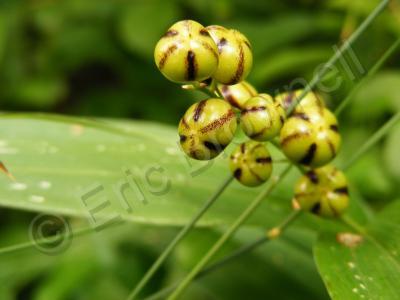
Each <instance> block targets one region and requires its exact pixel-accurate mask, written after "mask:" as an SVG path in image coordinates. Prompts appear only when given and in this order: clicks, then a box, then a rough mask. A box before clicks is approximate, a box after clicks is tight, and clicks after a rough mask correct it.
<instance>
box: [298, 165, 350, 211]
mask: <svg viewBox="0 0 400 300" xmlns="http://www.w3.org/2000/svg"><path fill="white" fill-rule="evenodd" d="M294 193H295V195H294V201H295V202H296V203H297V204H298V205H299V206H300V207H301V209H303V210H305V211H310V212H312V213H314V214H317V215H320V216H322V217H338V216H340V215H342V214H343V212H344V211H345V210H346V208H347V207H348V205H349V195H348V184H347V179H346V176H345V175H344V174H343V173H342V172H341V171H339V170H338V169H336V168H335V167H333V166H332V165H327V166H325V167H322V168H319V169H315V170H311V171H309V172H308V173H306V174H305V175H303V176H302V177H300V179H299V180H298V181H297V183H296V185H295V190H294Z"/></svg>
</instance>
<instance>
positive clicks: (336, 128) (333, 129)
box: [329, 124, 339, 132]
mask: <svg viewBox="0 0 400 300" xmlns="http://www.w3.org/2000/svg"><path fill="white" fill-rule="evenodd" d="M329 128H330V129H331V130H332V131H335V132H339V128H338V126H337V125H335V124H333V125H331V126H329Z"/></svg>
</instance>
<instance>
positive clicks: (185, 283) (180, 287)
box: [168, 165, 292, 300]
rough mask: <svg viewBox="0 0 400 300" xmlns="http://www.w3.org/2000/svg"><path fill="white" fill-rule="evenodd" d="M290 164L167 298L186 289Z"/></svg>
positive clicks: (177, 295)
mask: <svg viewBox="0 0 400 300" xmlns="http://www.w3.org/2000/svg"><path fill="white" fill-rule="evenodd" d="M291 167H292V166H291V165H289V166H287V167H286V168H285V169H284V171H283V172H282V173H281V174H280V175H279V176H278V177H277V178H276V179H275V180H274V181H272V182H271V184H270V185H269V186H267V188H266V189H264V190H263V191H262V192H261V193H260V194H259V195H258V196H257V197H256V198H255V199H254V200H253V201H252V202H251V203H250V205H249V206H248V207H247V208H246V209H245V210H244V211H243V212H242V214H241V215H240V216H239V217H238V218H237V219H236V220H235V222H233V224H232V225H231V226H230V227H229V228H228V230H227V231H226V232H225V233H224V234H223V235H222V236H221V238H220V239H219V240H218V241H217V242H216V243H215V244H214V246H213V247H212V248H211V249H210V250H209V251H208V252H207V253H206V255H205V256H204V257H203V258H202V259H201V260H200V261H199V262H198V263H197V264H196V265H195V267H194V268H193V269H192V270H191V271H190V272H189V274H187V276H186V277H185V278H184V279H183V280H182V282H181V283H180V284H179V285H178V287H177V288H176V290H175V291H174V292H173V293H172V294H171V295H170V296H169V297H168V300H174V299H177V298H178V297H179V295H180V294H181V293H182V292H183V291H184V290H185V289H186V287H187V286H188V285H189V284H190V282H191V281H192V280H193V278H194V277H195V276H196V275H197V274H198V273H199V272H200V271H201V269H202V268H203V267H204V266H205V265H206V264H207V263H208V262H209V260H210V259H211V258H212V257H213V256H214V255H215V254H216V253H217V252H218V251H219V250H220V249H221V247H222V246H223V245H224V244H225V243H226V242H227V241H228V240H229V239H230V237H231V236H232V235H233V234H234V233H235V232H236V231H237V229H238V228H239V227H240V226H241V225H242V224H243V223H244V222H245V221H246V220H247V219H248V218H249V217H250V216H251V214H252V213H253V212H254V211H255V210H256V208H257V207H258V206H259V205H260V204H261V202H262V200H264V198H265V197H266V196H268V195H269V194H270V193H271V192H272V191H273V190H274V188H275V187H276V186H277V185H278V183H279V182H280V181H281V180H282V179H283V178H284V177H285V176H286V175H287V173H288V172H289V170H290V169H291Z"/></svg>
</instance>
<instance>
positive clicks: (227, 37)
mask: <svg viewBox="0 0 400 300" xmlns="http://www.w3.org/2000/svg"><path fill="white" fill-rule="evenodd" d="M207 30H208V32H209V33H210V35H211V37H212V38H213V40H214V42H215V43H216V44H217V46H218V53H219V63H218V68H217V70H216V71H215V73H214V75H213V78H214V79H215V80H217V81H218V82H219V83H222V84H227V85H233V84H236V83H239V82H241V81H243V80H244V79H245V78H246V77H247V75H249V73H250V70H251V68H252V65H253V53H252V51H251V45H250V42H249V40H248V39H247V38H246V37H245V36H244V35H243V34H242V33H240V32H239V31H237V30H233V29H226V28H225V27H222V26H208V27H207Z"/></svg>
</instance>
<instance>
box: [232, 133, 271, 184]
mask: <svg viewBox="0 0 400 300" xmlns="http://www.w3.org/2000/svg"><path fill="white" fill-rule="evenodd" d="M229 167H230V169H231V172H232V174H233V176H234V177H235V178H236V179H237V180H238V181H239V182H240V183H242V184H243V185H246V186H258V185H260V184H262V183H264V182H265V181H267V180H268V178H269V177H270V176H271V173H272V159H271V155H270V154H269V151H268V149H267V147H266V146H265V145H264V144H261V143H258V142H255V141H248V142H246V143H243V144H240V145H239V146H238V147H237V148H236V149H235V150H234V151H233V152H232V155H231V157H230V162H229Z"/></svg>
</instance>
